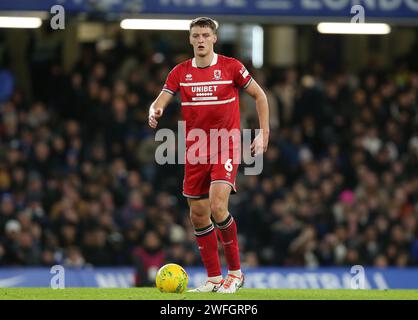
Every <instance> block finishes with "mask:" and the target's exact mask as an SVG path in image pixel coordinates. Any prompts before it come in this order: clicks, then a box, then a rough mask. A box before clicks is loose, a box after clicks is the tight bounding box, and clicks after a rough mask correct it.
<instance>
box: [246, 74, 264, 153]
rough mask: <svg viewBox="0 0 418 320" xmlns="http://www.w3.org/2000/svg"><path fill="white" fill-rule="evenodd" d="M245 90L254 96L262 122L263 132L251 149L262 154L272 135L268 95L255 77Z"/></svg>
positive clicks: (260, 121) (256, 138)
mask: <svg viewBox="0 0 418 320" xmlns="http://www.w3.org/2000/svg"><path fill="white" fill-rule="evenodd" d="M245 91H246V92H247V93H248V94H249V95H250V96H251V97H253V98H254V100H255V106H256V109H257V114H258V121H259V123H260V129H261V132H260V133H259V134H258V135H257V136H256V137H255V139H254V141H253V143H252V144H251V151H252V152H253V153H254V154H255V155H258V154H262V153H263V152H266V151H267V146H268V141H269V135H270V124H269V106H268V102H267V96H266V94H265V93H264V90H263V89H261V87H260V86H259V85H258V83H257V82H256V81H255V80H254V79H253V80H252V81H251V83H250V85H249V86H248V87H247V88H246V89H245Z"/></svg>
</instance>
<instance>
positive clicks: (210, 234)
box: [194, 224, 222, 277]
mask: <svg viewBox="0 0 418 320" xmlns="http://www.w3.org/2000/svg"><path fill="white" fill-rule="evenodd" d="M194 234H195V236H196V240H197V244H198V246H199V251H200V256H201V258H202V262H203V264H204V266H205V268H206V272H207V273H208V277H216V276H220V275H222V270H221V263H220V261H219V255H218V238H217V236H216V232H215V227H214V226H213V224H210V225H209V226H207V227H205V228H202V229H195V233H194Z"/></svg>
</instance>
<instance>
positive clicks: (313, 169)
mask: <svg viewBox="0 0 418 320" xmlns="http://www.w3.org/2000/svg"><path fill="white" fill-rule="evenodd" d="M217 51H218V53H221V54H222V53H224V52H222V50H217ZM190 54H191V52H190ZM189 56H190V55H189V54H186V55H182V54H175V53H170V52H169V51H166V52H163V53H156V52H155V51H149V50H145V49H144V47H143V46H141V44H140V43H138V44H137V45H136V46H134V47H130V48H127V47H125V46H124V45H123V44H122V43H118V45H117V46H116V47H115V48H114V49H113V50H110V51H108V52H106V54H103V53H99V52H98V51H97V50H96V47H95V46H94V45H85V46H84V47H83V50H82V54H81V56H80V59H79V61H78V62H77V63H76V64H75V67H74V68H73V69H72V71H71V72H64V71H63V68H62V65H61V64H60V62H59V61H55V60H51V61H49V62H48V63H47V64H42V63H37V62H36V61H32V62H31V64H30V77H31V88H32V92H33V94H32V96H30V97H29V96H28V95H27V94H26V93H25V92H24V90H21V88H19V86H17V85H12V86H11V87H10V91H9V92H8V93H4V94H3V95H2V96H1V98H2V101H1V102H0V265H2V266H5V265H7V266H41V265H42V266H51V265H54V264H62V265H64V266H72V267H85V266H115V265H120V266H121V265H124V266H125V265H135V266H137V267H138V270H143V271H144V273H143V274H141V272H139V273H138V279H137V281H138V283H139V282H141V281H145V278H146V275H145V274H146V272H147V271H146V268H147V267H148V266H150V265H155V264H156V263H157V264H162V262H176V263H179V264H181V265H183V266H200V265H201V262H200V257H199V252H198V250H197V247H196V245H195V241H194V235H193V228H192V226H191V224H190V222H189V212H188V207H187V203H186V201H185V199H184V198H183V197H182V195H181V192H182V179H183V167H182V166H181V165H164V166H160V165H158V164H156V163H155V159H154V151H155V149H156V147H157V146H158V145H159V143H157V142H155V141H154V135H155V131H154V130H152V129H150V128H149V127H148V125H147V116H148V108H149V105H150V103H151V102H152V101H153V100H154V99H155V97H156V96H157V95H158V94H159V92H160V90H161V88H162V85H163V83H164V81H165V77H166V76H167V74H168V72H169V71H170V69H171V68H172V67H173V66H174V65H175V64H176V63H178V62H180V61H183V60H185V59H187V58H188V57H189ZM8 59H10V57H7V56H6V55H4V58H3V59H2V61H3V67H4V69H3V70H4V72H6V74H7V76H8V77H9V79H13V76H14V75H13V74H12V73H10V69H7V60H8ZM243 62H244V64H245V65H246V66H247V67H248V69H249V70H251V73H252V75H253V77H254V78H255V79H256V80H257V82H258V83H259V84H260V85H261V86H262V87H263V88H264V89H265V90H266V93H267V95H268V99H269V104H270V116H271V139H270V145H269V149H268V151H267V153H266V154H265V157H264V170H263V172H262V174H261V175H259V176H246V175H244V174H243V166H242V167H241V170H240V174H239V176H238V178H237V186H238V193H237V194H236V195H233V196H231V202H230V212H231V213H232V215H233V216H234V217H235V219H236V221H237V223H238V232H239V240H240V249H241V255H242V264H243V267H251V266H272V265H274V266H276V265H278V266H311V267H315V266H346V265H347V266H348V265H350V266H351V265H355V264H362V265H370V266H379V267H385V266H398V267H407V266H413V265H415V266H417V265H418V225H417V219H418V202H417V201H418V174H417V173H418V104H417V103H418V70H416V69H415V68H414V67H413V66H412V64H408V63H407V61H406V62H405V63H399V64H396V65H395V66H394V67H393V68H387V69H382V68H377V67H375V66H374V65H373V64H372V63H371V64H369V67H368V68H366V69H364V70H362V71H361V72H356V73H352V72H349V71H347V70H346V69H345V68H344V66H343V65H337V66H336V65H333V66H332V67H331V66H328V65H327V64H326V63H321V62H315V63H312V64H311V65H308V66H294V67H289V68H273V67H269V66H268V65H266V66H264V67H263V68H261V69H255V68H252V66H251V64H250V63H249V62H248V61H243ZM5 83H6V82H4V83H3V84H5ZM3 84H0V86H3ZM3 89H5V85H4V86H3ZM3 91H4V90H3ZM241 114H242V128H257V127H258V119H257V113H256V109H255V105H254V103H253V101H252V99H251V98H250V97H248V96H246V95H245V94H244V93H243V95H242V97H241ZM178 120H180V104H179V101H178V99H175V100H173V103H172V104H171V105H170V106H169V108H168V109H167V110H166V113H165V115H164V117H163V119H162V120H161V121H160V124H159V127H160V128H172V129H173V130H176V129H177V121H178ZM220 253H221V255H222V250H221V251H220ZM222 259H223V256H222Z"/></svg>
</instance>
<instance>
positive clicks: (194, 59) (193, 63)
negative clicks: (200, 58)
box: [192, 53, 218, 68]
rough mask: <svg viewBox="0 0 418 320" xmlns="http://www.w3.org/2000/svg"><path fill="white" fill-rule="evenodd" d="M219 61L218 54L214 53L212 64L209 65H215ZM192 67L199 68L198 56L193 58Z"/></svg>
mask: <svg viewBox="0 0 418 320" xmlns="http://www.w3.org/2000/svg"><path fill="white" fill-rule="evenodd" d="M217 63H218V54H216V53H213V58H212V62H211V63H210V65H208V67H211V66H214V65H215V64H217ZM192 67H195V68H198V66H197V64H196V58H193V59H192ZM205 68H207V67H205Z"/></svg>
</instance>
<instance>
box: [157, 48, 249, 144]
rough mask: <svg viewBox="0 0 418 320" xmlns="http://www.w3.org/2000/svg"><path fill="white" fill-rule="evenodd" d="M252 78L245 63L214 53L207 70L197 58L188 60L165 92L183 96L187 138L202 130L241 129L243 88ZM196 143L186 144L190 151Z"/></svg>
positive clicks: (169, 79)
mask: <svg viewBox="0 0 418 320" xmlns="http://www.w3.org/2000/svg"><path fill="white" fill-rule="evenodd" d="M251 81H252V77H251V75H250V74H249V72H248V71H247V69H246V68H245V67H244V66H243V64H242V63H241V62H239V61H238V60H236V59H234V58H230V57H225V56H222V55H219V54H216V53H215V54H214V57H213V60H212V62H211V64H210V65H209V66H207V67H205V68H199V67H197V65H196V61H195V58H193V59H189V60H187V61H184V62H183V63H180V64H178V65H177V66H176V67H174V69H173V70H171V72H170V73H169V75H168V77H167V80H166V83H165V85H164V88H163V89H162V90H163V91H166V92H168V93H170V94H172V95H175V94H176V92H177V91H180V94H181V110H182V117H183V120H184V121H185V122H186V137H187V135H188V134H189V132H190V130H191V129H193V128H199V129H202V130H204V131H205V132H206V133H207V134H209V133H210V129H226V130H228V131H229V130H232V129H238V130H239V129H240V111H239V93H238V91H239V89H240V88H247V87H248V86H249V85H250V83H251ZM191 144H193V141H186V148H188V147H189V146H190V145H191Z"/></svg>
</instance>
